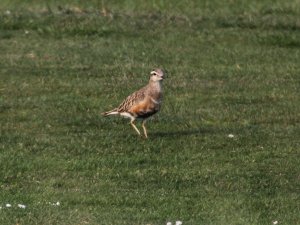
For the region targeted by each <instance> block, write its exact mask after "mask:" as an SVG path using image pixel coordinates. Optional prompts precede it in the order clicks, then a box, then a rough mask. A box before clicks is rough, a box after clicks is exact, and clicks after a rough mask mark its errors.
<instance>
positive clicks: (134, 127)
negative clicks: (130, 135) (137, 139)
mask: <svg viewBox="0 0 300 225" xmlns="http://www.w3.org/2000/svg"><path fill="white" fill-rule="evenodd" d="M133 122H134V119H132V120H131V121H130V125H131V126H132V127H133V129H135V131H136V132H137V133H138V134H139V135H140V136H141V132H140V131H139V129H137V127H136V126H135V125H134V123H133Z"/></svg>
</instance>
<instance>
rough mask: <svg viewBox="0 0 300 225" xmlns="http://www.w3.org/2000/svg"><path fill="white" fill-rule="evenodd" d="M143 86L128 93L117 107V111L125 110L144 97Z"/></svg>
mask: <svg viewBox="0 0 300 225" xmlns="http://www.w3.org/2000/svg"><path fill="white" fill-rule="evenodd" d="M145 97H146V96H145V88H142V89H140V90H138V91H136V92H134V93H132V94H131V95H129V96H128V97H127V98H126V99H125V100H124V101H123V102H122V103H121V104H120V106H119V107H118V112H126V111H128V110H129V109H130V108H131V107H133V106H134V105H136V104H138V103H139V102H141V101H143V100H144V99H145Z"/></svg>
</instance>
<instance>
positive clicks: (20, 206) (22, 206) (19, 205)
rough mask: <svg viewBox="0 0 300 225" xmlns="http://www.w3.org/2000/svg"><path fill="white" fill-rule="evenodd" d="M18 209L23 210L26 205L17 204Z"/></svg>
mask: <svg viewBox="0 0 300 225" xmlns="http://www.w3.org/2000/svg"><path fill="white" fill-rule="evenodd" d="M18 207H19V208H21V209H25V208H26V205H23V204H18Z"/></svg>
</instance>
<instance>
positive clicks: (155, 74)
mask: <svg viewBox="0 0 300 225" xmlns="http://www.w3.org/2000/svg"><path fill="white" fill-rule="evenodd" d="M163 79H164V71H163V70H162V69H159V68H157V69H154V70H153V71H151V72H150V80H151V81H161V80H163Z"/></svg>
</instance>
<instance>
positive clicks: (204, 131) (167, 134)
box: [149, 128, 218, 138]
mask: <svg viewBox="0 0 300 225" xmlns="http://www.w3.org/2000/svg"><path fill="white" fill-rule="evenodd" d="M216 132H218V131H217V130H215V129H213V128H211V129H209V128H193V129H189V130H188V129H186V130H176V131H158V132H155V131H154V132H151V133H150V134H149V135H150V136H151V137H153V138H159V137H182V136H192V135H194V136H199V135H205V134H212V133H216Z"/></svg>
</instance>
